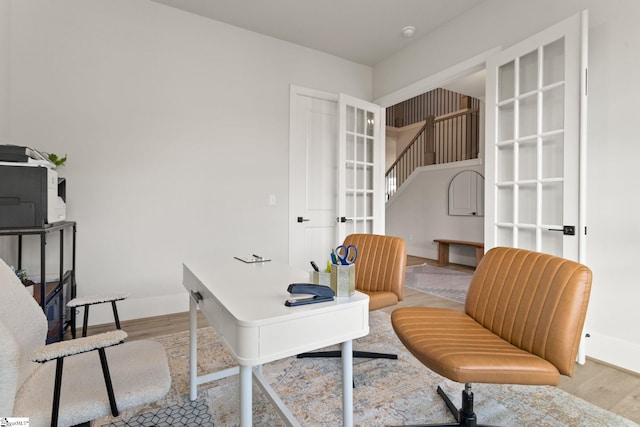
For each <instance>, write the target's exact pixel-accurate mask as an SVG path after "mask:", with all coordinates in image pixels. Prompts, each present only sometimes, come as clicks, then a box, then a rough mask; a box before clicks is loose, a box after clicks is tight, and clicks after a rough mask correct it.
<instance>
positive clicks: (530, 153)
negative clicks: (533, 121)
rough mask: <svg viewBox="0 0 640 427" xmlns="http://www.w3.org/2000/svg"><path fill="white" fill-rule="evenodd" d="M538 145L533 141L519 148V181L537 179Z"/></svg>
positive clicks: (524, 143)
mask: <svg viewBox="0 0 640 427" xmlns="http://www.w3.org/2000/svg"><path fill="white" fill-rule="evenodd" d="M537 150H538V145H537V144H536V140H535V139H533V140H531V141H527V142H521V143H520V144H519V146H518V180H519V181H522V180H529V179H536V177H537V175H538V173H537V168H538V162H537V159H538V153H537Z"/></svg>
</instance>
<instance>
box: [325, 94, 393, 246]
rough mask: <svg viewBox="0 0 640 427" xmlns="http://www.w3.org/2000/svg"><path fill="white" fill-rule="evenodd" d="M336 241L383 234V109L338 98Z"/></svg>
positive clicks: (347, 98)
mask: <svg viewBox="0 0 640 427" xmlns="http://www.w3.org/2000/svg"><path fill="white" fill-rule="evenodd" d="M338 111H339V136H338V141H339V147H338V171H337V172H338V201H337V205H338V215H337V216H336V221H337V223H338V235H337V240H338V241H339V242H341V241H343V240H344V238H345V237H346V236H347V235H349V234H353V233H365V234H371V233H375V234H384V220H385V218H384V165H385V146H384V138H383V135H384V114H383V111H384V109H383V108H381V107H380V106H379V105H377V104H372V103H370V102H366V101H363V100H361V99H357V98H354V97H351V96H348V95H344V94H340V98H339V102H338Z"/></svg>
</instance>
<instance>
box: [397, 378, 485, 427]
mask: <svg viewBox="0 0 640 427" xmlns="http://www.w3.org/2000/svg"><path fill="white" fill-rule="evenodd" d="M438 394H439V395H440V397H441V398H442V400H444V403H445V404H446V405H447V408H449V412H451V414H453V417H454V418H455V419H456V421H455V422H452V423H442V424H414V425H409V426H404V427H446V426H449V427H495V426H491V425H487V424H478V420H477V418H476V414H475V413H474V412H473V392H472V391H471V384H465V386H464V390H462V408H460V409H457V408H456V407H455V405H454V404H453V402H452V401H451V399H449V396H447V393H445V392H444V390H442V388H441V387H440V386H438Z"/></svg>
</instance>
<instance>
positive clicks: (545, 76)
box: [485, 11, 587, 262]
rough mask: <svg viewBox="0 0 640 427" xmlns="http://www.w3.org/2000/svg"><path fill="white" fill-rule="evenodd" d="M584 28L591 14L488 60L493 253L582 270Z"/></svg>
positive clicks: (488, 240) (489, 237) (488, 236)
mask: <svg viewBox="0 0 640 427" xmlns="http://www.w3.org/2000/svg"><path fill="white" fill-rule="evenodd" d="M586 22H587V13H586V11H585V12H583V13H581V14H578V15H575V16H573V17H571V18H569V19H567V20H565V21H562V22H560V23H559V24H556V25H554V26H553V27H550V28H548V29H546V30H544V31H542V32H541V33H538V34H536V35H534V36H533V37H531V38H529V39H527V40H524V41H522V42H520V43H518V44H517V45H515V46H512V47H511V48H508V49H506V50H504V51H502V52H500V53H498V54H496V55H495V56H493V57H491V58H489V59H488V60H487V83H486V84H487V92H486V96H487V103H486V106H487V113H486V114H487V121H486V123H487V133H486V168H485V174H486V182H487V187H486V200H485V202H486V203H485V208H486V221H485V247H486V248H487V249H489V248H491V247H494V246H509V247H517V248H523V249H530V250H535V251H538V252H545V253H550V254H553V255H557V256H562V257H564V258H568V259H573V260H576V261H581V262H584V235H585V233H586V224H585V214H584V206H585V198H584V194H585V182H584V181H585V180H584V179H583V177H584V176H585V170H584V168H585V166H586V161H585V159H586V152H585V148H586V147H585V145H586V132H585V126H584V123H586V43H587V40H586V38H587V37H586V28H587V26H586ZM581 207H582V208H581Z"/></svg>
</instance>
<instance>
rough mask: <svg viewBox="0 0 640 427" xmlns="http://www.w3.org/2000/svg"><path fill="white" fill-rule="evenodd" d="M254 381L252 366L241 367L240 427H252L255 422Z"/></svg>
mask: <svg viewBox="0 0 640 427" xmlns="http://www.w3.org/2000/svg"><path fill="white" fill-rule="evenodd" d="M252 381H253V369H252V368H251V366H244V365H240V427H251V425H252V422H253V421H252V419H251V417H252V413H253V408H252V406H253V402H252V396H251V392H252V384H253V383H252Z"/></svg>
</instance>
